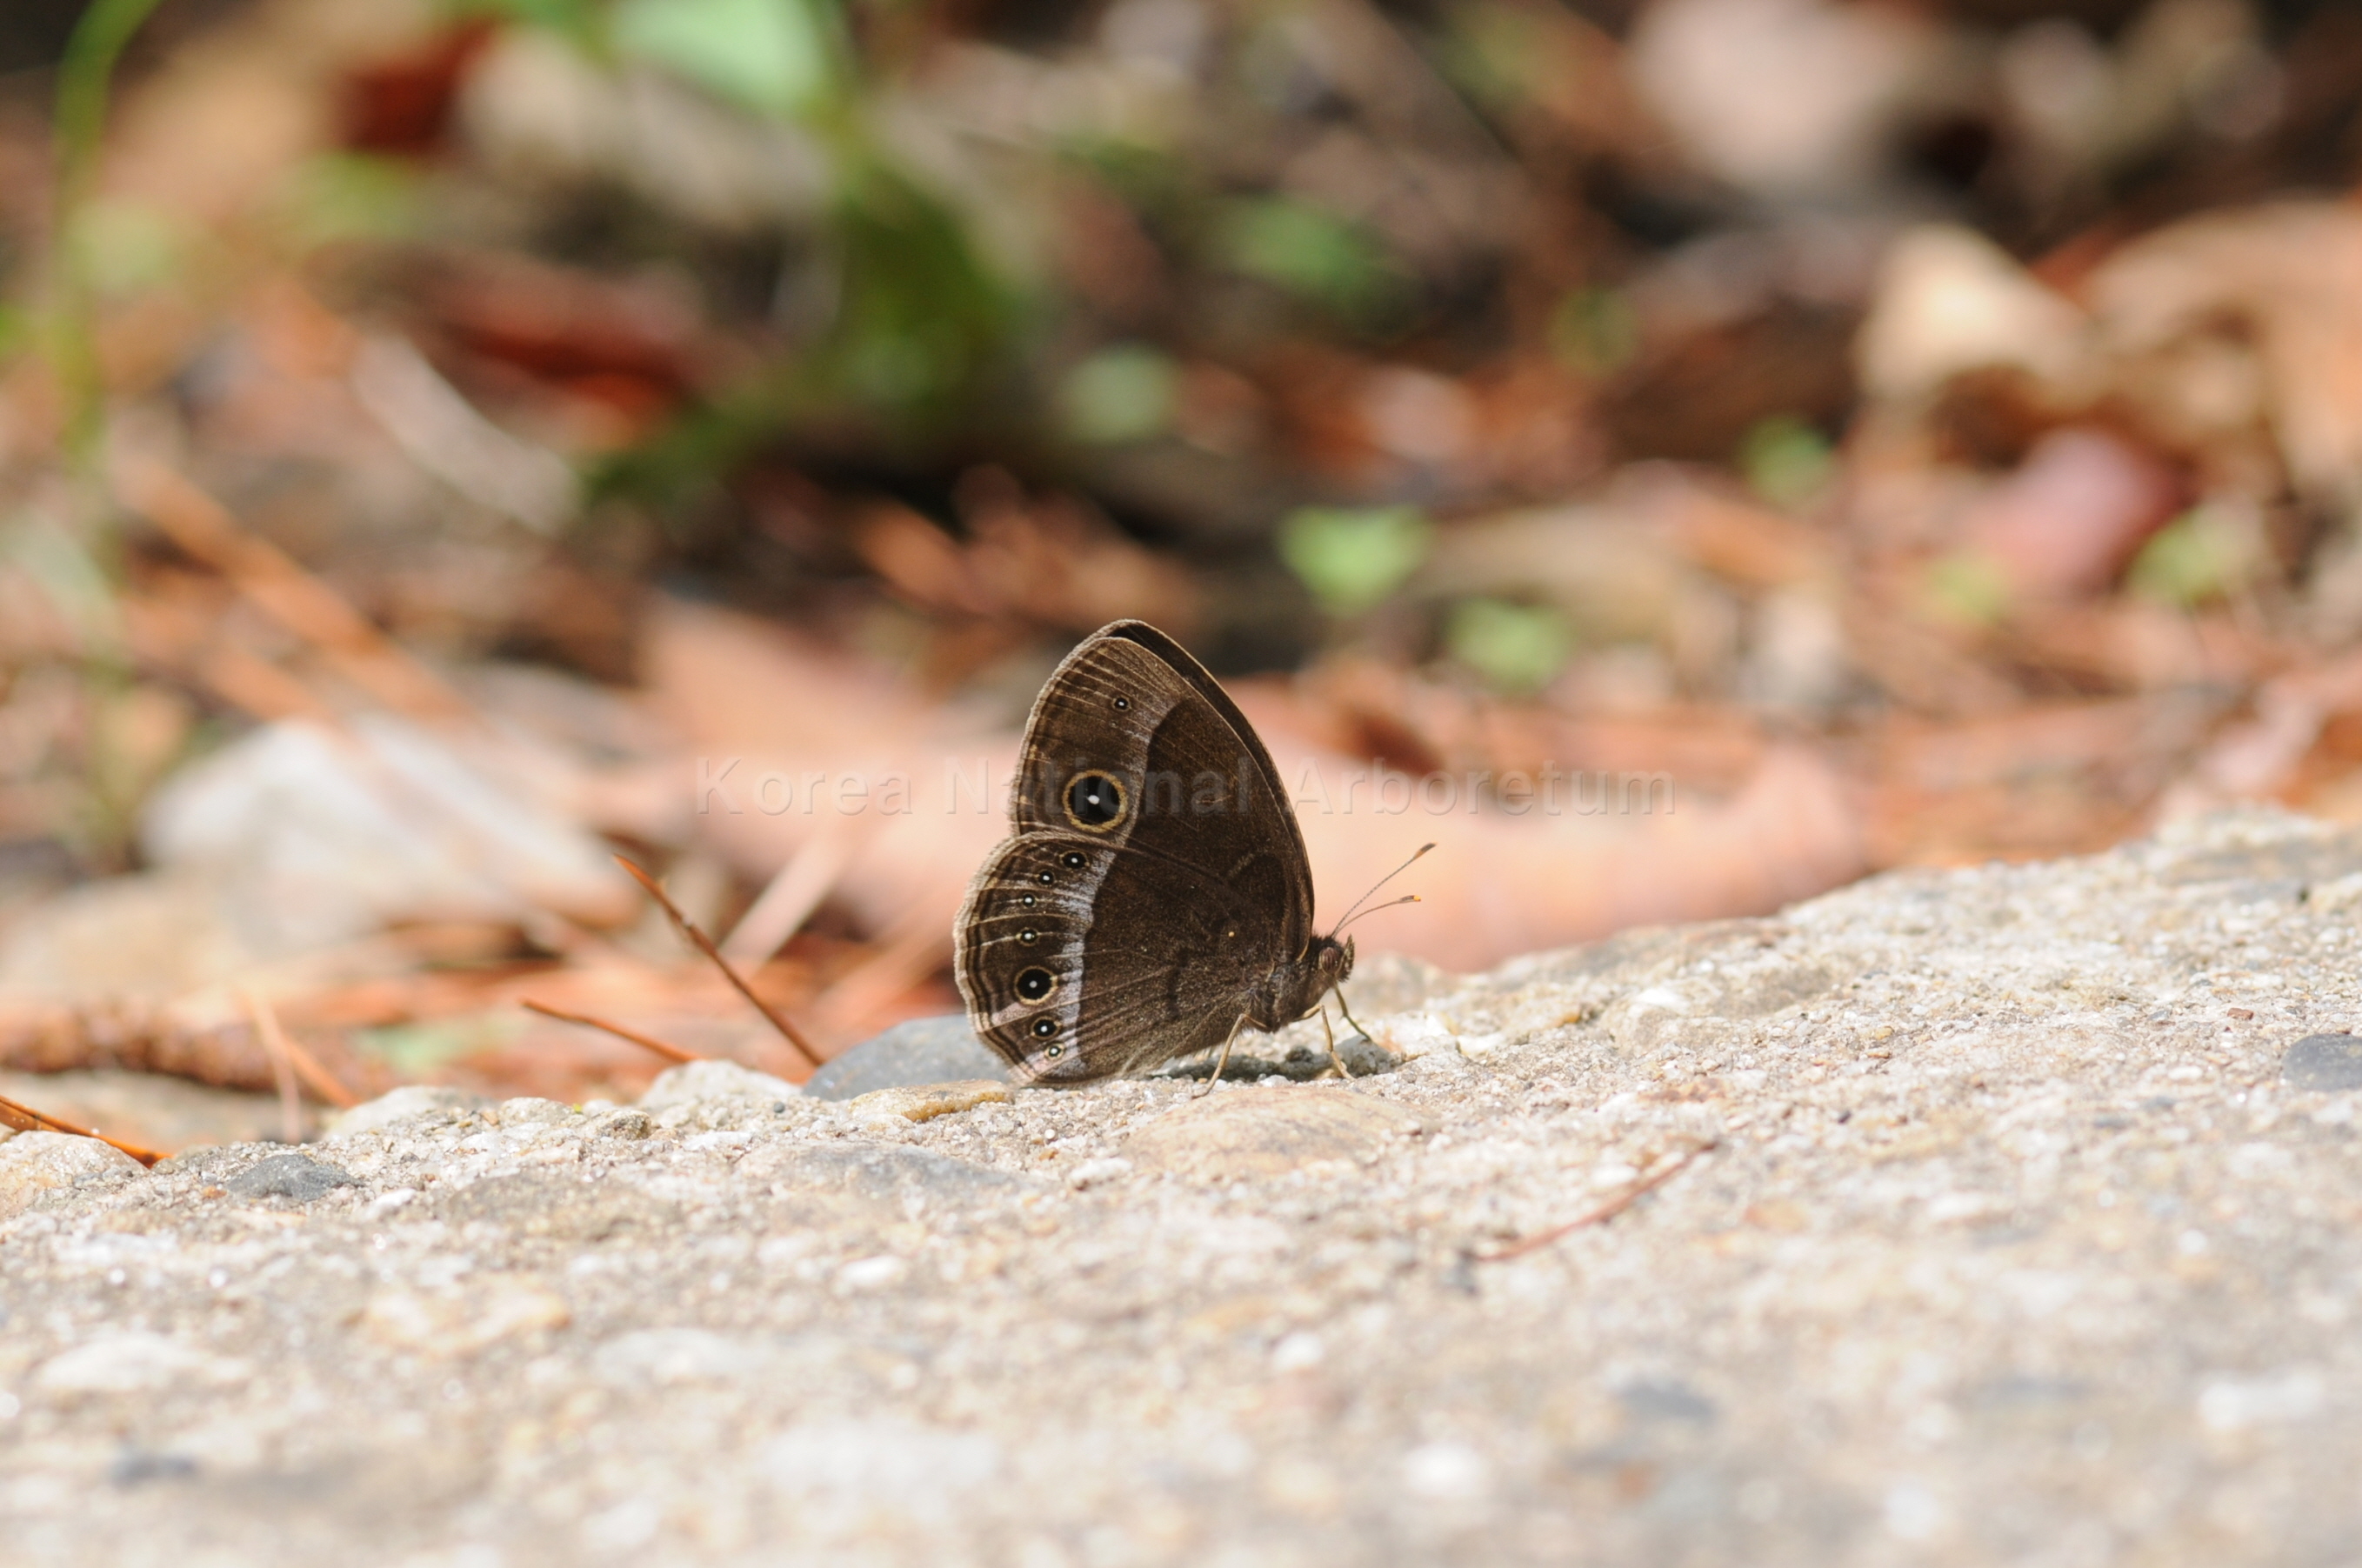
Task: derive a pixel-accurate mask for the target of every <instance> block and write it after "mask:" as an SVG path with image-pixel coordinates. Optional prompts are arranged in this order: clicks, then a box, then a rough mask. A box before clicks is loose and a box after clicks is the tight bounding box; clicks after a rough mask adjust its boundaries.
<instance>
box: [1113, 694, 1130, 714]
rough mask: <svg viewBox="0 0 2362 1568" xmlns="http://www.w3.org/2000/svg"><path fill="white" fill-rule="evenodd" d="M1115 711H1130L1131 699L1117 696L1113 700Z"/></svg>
mask: <svg viewBox="0 0 2362 1568" xmlns="http://www.w3.org/2000/svg"><path fill="white" fill-rule="evenodd" d="M1115 711H1116V712H1119V713H1128V712H1131V698H1129V697H1119V698H1117V699H1116V700H1115Z"/></svg>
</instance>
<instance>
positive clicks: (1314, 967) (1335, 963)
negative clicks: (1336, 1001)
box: [1247, 936, 1353, 1033]
mask: <svg viewBox="0 0 2362 1568" xmlns="http://www.w3.org/2000/svg"><path fill="white" fill-rule="evenodd" d="M1352 972H1353V943H1352V938H1351V937H1348V938H1346V939H1345V940H1344V941H1342V942H1340V941H1338V940H1337V939H1336V938H1335V937H1333V936H1316V937H1314V938H1313V939H1312V940H1311V941H1310V942H1309V943H1308V944H1306V945H1305V949H1304V952H1303V954H1302V955H1300V956H1298V957H1296V958H1291V959H1289V960H1288V961H1287V962H1286V963H1285V964H1281V965H1278V966H1275V968H1274V969H1273V970H1272V971H1271V973H1270V974H1268V975H1266V976H1265V977H1264V980H1263V983H1262V984H1261V985H1260V986H1258V987H1256V988H1255V990H1254V992H1253V995H1252V996H1251V997H1250V998H1249V999H1248V1003H1247V1022H1248V1023H1250V1024H1252V1025H1253V1027H1255V1028H1257V1029H1260V1030H1262V1031H1264V1032H1266V1033H1268V1032H1271V1031H1273V1030H1275V1029H1284V1028H1286V1026H1287V1025H1289V1024H1291V1023H1294V1022H1295V1021H1297V1019H1299V1018H1302V1017H1304V1016H1306V1015H1307V1014H1308V1013H1309V1012H1311V1010H1313V1009H1314V1008H1316V1007H1318V1006H1319V1005H1320V999H1321V998H1322V997H1324V996H1327V995H1328V994H1329V993H1330V991H1331V990H1333V989H1335V988H1337V987H1338V986H1339V985H1340V984H1341V983H1343V981H1344V979H1345V977H1346V976H1348V975H1350V974H1352Z"/></svg>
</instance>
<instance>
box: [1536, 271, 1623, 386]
mask: <svg viewBox="0 0 2362 1568" xmlns="http://www.w3.org/2000/svg"><path fill="white" fill-rule="evenodd" d="M1550 348H1551V353H1552V354H1554V355H1556V356H1557V357H1558V361H1559V363H1561V364H1562V365H1564V366H1565V367H1566V368H1567V369H1568V370H1573V371H1575V372H1577V373H1578V374H1581V375H1585V376H1612V375H1614V374H1615V373H1616V372H1617V371H1618V370H1622V369H1623V368H1624V367H1625V366H1627V365H1628V364H1630V363H1631V362H1632V359H1633V356H1635V355H1636V354H1638V353H1639V351H1640V318H1639V315H1638V314H1637V313H1636V312H1634V310H1633V309H1632V302H1631V301H1629V300H1628V299H1626V298H1625V297H1624V295H1623V294H1622V293H1619V292H1618V291H1617V290H1615V289H1575V290H1573V291H1571V292H1570V293H1568V294H1567V296H1566V297H1565V298H1564V299H1562V300H1561V301H1559V302H1558V308H1557V309H1556V310H1554V311H1552V312H1551V322H1550Z"/></svg>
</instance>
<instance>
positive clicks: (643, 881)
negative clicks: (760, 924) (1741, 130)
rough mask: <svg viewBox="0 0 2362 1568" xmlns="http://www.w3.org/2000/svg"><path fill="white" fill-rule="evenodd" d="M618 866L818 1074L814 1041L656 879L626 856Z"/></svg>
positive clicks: (676, 929)
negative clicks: (759, 989) (762, 994)
mask: <svg viewBox="0 0 2362 1568" xmlns="http://www.w3.org/2000/svg"><path fill="white" fill-rule="evenodd" d="M615 864H616V865H618V866H620V867H623V868H624V870H626V871H628V872H630V873H631V874H632V879H633V880H634V881H635V882H637V883H638V884H639V885H640V886H641V887H643V888H646V889H647V890H648V897H650V898H652V899H654V900H656V901H657V903H658V904H660V905H662V906H663V908H664V912H665V913H666V914H668V915H669V916H670V917H671V918H672V926H673V929H674V930H675V931H678V932H679V933H681V935H683V936H685V937H687V938H688V939H689V942H690V945H691V946H693V947H695V948H696V949H697V950H698V951H699V952H700V953H702V954H704V955H706V956H707V957H708V958H711V959H712V960H713V966H714V967H715V968H717V969H719V970H721V971H722V977H723V978H724V979H726V980H728V981H729V982H730V983H731V984H732V985H733V986H734V987H736V988H737V990H738V994H739V995H740V996H742V997H745V999H747V1000H748V1001H750V1002H752V1003H754V1004H755V1010H756V1012H759V1013H761V1014H762V1015H763V1017H764V1018H765V1019H767V1020H768V1021H769V1022H770V1025H771V1027H772V1028H774V1029H776V1030H778V1032H779V1038H780V1039H782V1040H784V1041H786V1042H787V1043H789V1044H790V1045H792V1046H794V1047H795V1048H796V1054H797V1055H800V1056H801V1057H803V1059H804V1061H805V1063H806V1064H807V1065H809V1066H811V1067H812V1068H813V1069H814V1070H815V1071H817V1070H818V1069H819V1067H820V1053H819V1052H817V1051H815V1050H813V1049H812V1048H811V1042H809V1041H807V1040H806V1039H805V1038H804V1037H803V1035H802V1034H801V1033H800V1032H798V1031H797V1029H796V1026H795V1025H794V1024H792V1023H789V1021H787V1020H786V1019H785V1018H783V1017H781V1016H780V1014H779V1013H778V1010H776V1009H774V1008H773V1007H772V1006H771V1004H770V1003H768V1002H767V1001H765V1000H764V999H762V998H761V997H758V996H756V994H755V988H753V987H752V986H749V985H748V984H747V983H746V982H745V979H744V978H743V977H741V976H740V975H739V973H738V971H737V970H736V969H734V968H733V967H731V965H730V960H729V959H727V958H724V957H723V956H722V949H720V948H719V947H716V946H714V945H713V939H712V937H710V936H708V935H706V934H705V933H703V932H701V931H700V930H698V928H697V922H695V921H692V920H690V918H689V917H688V916H687V915H685V914H683V913H681V912H680V906H679V905H678V904H676V903H674V902H673V901H672V900H671V899H670V898H668V897H667V896H666V893H665V890H664V889H663V888H661V887H659V886H658V885H657V879H656V878H654V877H651V876H649V875H648V874H647V873H646V872H645V871H643V870H641V869H640V868H639V867H637V866H635V865H633V864H632V862H631V861H629V860H628V859H626V858H624V856H620V855H618V856H615Z"/></svg>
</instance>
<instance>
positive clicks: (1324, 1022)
mask: <svg viewBox="0 0 2362 1568" xmlns="http://www.w3.org/2000/svg"><path fill="white" fill-rule="evenodd" d="M1320 1037H1321V1038H1322V1039H1324V1040H1326V1041H1328V1042H1329V1065H1328V1066H1325V1067H1323V1068H1321V1069H1320V1071H1319V1073H1318V1074H1317V1075H1315V1076H1316V1077H1324V1078H1325V1077H1328V1076H1329V1075H1330V1074H1331V1073H1334V1074H1336V1075H1337V1076H1338V1077H1341V1078H1350V1077H1352V1076H1353V1075H1352V1074H1351V1073H1349V1072H1347V1071H1346V1070H1345V1059H1344V1058H1343V1057H1342V1056H1340V1055H1337V1034H1336V1032H1335V1031H1334V1030H1332V1029H1330V1027H1329V1010H1328V1009H1327V1008H1325V1007H1324V1008H1322V1009H1321V1010H1320Z"/></svg>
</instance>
